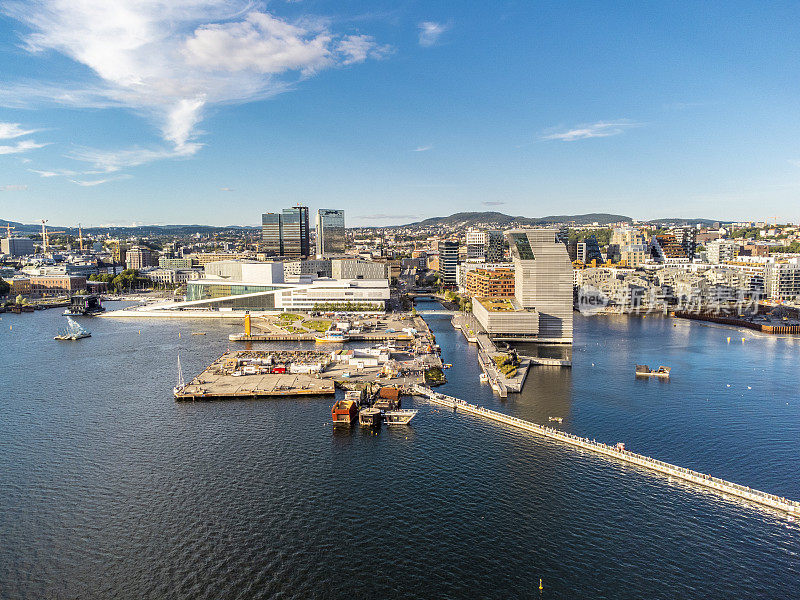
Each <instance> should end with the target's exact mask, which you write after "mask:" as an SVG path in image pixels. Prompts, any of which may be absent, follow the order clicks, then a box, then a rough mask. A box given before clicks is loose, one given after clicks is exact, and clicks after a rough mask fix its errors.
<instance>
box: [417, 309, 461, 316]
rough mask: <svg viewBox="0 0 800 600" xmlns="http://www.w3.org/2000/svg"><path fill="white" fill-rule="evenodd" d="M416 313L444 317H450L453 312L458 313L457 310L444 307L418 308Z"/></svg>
mask: <svg viewBox="0 0 800 600" xmlns="http://www.w3.org/2000/svg"><path fill="white" fill-rule="evenodd" d="M417 314H419V315H420V316H423V317H424V316H427V315H442V316H445V317H452V316H453V315H455V314H458V311H455V310H445V309H444V308H442V309H440V310H418V311H417Z"/></svg>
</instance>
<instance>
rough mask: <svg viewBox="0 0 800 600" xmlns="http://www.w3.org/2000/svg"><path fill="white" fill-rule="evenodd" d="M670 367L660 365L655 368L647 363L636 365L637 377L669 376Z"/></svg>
mask: <svg viewBox="0 0 800 600" xmlns="http://www.w3.org/2000/svg"><path fill="white" fill-rule="evenodd" d="M671 370H672V369H671V368H670V367H665V366H663V365H662V366H660V367H658V368H657V369H651V368H650V367H648V366H647V365H636V376H637V377H669V372H670V371H671Z"/></svg>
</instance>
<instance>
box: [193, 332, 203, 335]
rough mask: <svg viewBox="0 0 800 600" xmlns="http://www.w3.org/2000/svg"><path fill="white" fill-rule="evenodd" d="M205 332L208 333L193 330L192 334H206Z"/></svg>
mask: <svg viewBox="0 0 800 600" xmlns="http://www.w3.org/2000/svg"><path fill="white" fill-rule="evenodd" d="M205 334H206V332H205V331H193V332H192V335H205Z"/></svg>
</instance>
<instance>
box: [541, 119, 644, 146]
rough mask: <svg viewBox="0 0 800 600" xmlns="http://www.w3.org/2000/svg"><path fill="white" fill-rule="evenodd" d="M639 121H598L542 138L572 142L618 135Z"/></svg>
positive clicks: (637, 125) (638, 125)
mask: <svg viewBox="0 0 800 600" xmlns="http://www.w3.org/2000/svg"><path fill="white" fill-rule="evenodd" d="M640 126H641V124H640V123H634V122H632V121H628V120H625V119H623V120H620V121H611V122H609V121H598V122H597V123H592V124H591V125H582V126H580V127H577V128H575V129H570V130H568V131H560V132H555V133H549V134H546V135H543V136H542V137H541V139H543V140H559V141H562V142H574V141H577V140H587V139H590V138H599V137H611V136H612V135H619V134H621V133H624V132H625V131H626V130H628V129H631V128H632V127H640Z"/></svg>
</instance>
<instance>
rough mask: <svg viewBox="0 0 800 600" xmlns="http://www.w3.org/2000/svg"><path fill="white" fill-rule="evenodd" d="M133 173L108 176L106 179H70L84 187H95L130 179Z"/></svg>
mask: <svg viewBox="0 0 800 600" xmlns="http://www.w3.org/2000/svg"><path fill="white" fill-rule="evenodd" d="M130 178H131V175H118V176H117V177H107V178H106V179H90V180H84V179H70V181H71V182H72V183H75V184H77V185H81V186H83V187H94V186H96V185H101V184H103V183H109V182H111V181H121V180H123V179H130Z"/></svg>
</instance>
